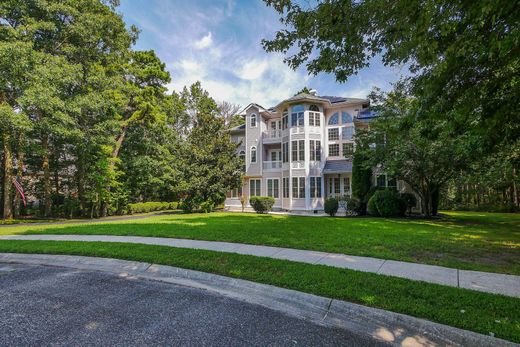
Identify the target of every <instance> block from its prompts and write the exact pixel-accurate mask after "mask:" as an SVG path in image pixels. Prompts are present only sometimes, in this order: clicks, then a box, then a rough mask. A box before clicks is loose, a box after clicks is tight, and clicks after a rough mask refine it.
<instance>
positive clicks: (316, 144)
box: [309, 140, 321, 161]
mask: <svg viewBox="0 0 520 347" xmlns="http://www.w3.org/2000/svg"><path fill="white" fill-rule="evenodd" d="M309 142H310V147H311V148H310V151H311V158H310V160H311V161H320V160H321V141H319V140H310V141H309Z"/></svg>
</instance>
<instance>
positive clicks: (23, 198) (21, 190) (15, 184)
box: [13, 177, 27, 206]
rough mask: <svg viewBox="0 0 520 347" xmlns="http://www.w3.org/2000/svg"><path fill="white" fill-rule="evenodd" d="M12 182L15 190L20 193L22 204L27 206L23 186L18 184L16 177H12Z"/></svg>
mask: <svg viewBox="0 0 520 347" xmlns="http://www.w3.org/2000/svg"><path fill="white" fill-rule="evenodd" d="M13 184H14V186H15V188H16V190H17V191H18V193H19V194H20V197H21V198H22V201H23V205H24V206H27V203H26V201H25V194H24V193H23V187H22V185H21V184H20V182H18V179H17V178H16V177H13Z"/></svg>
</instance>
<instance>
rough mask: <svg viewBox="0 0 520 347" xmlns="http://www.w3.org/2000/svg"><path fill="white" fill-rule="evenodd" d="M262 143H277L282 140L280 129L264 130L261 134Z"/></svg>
mask: <svg viewBox="0 0 520 347" xmlns="http://www.w3.org/2000/svg"><path fill="white" fill-rule="evenodd" d="M262 138H263V142H264V143H277V142H281V141H282V131H281V130H279V129H277V130H272V129H271V130H268V131H264V132H263V134H262Z"/></svg>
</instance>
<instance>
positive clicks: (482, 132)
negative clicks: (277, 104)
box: [263, 0, 520, 153]
mask: <svg viewBox="0 0 520 347" xmlns="http://www.w3.org/2000/svg"><path fill="white" fill-rule="evenodd" d="M265 2H266V4H267V5H269V6H272V7H273V8H274V9H275V10H276V11H277V12H278V13H279V14H280V15H281V16H282V17H281V22H282V23H283V24H284V25H285V28H284V29H282V30H279V31H278V32H277V33H276V35H275V37H274V39H272V40H264V41H263V46H264V48H265V49H266V50H267V51H268V52H282V53H284V54H286V55H287V56H286V59H285V61H286V62H287V63H288V64H289V66H291V67H293V68H296V67H299V66H301V65H305V66H306V68H307V70H308V71H309V73H311V74H317V73H320V72H327V73H333V74H335V76H336V79H337V80H338V81H345V80H347V79H348V78H349V77H350V76H352V75H354V74H356V73H357V72H358V71H359V70H360V69H362V68H364V67H366V66H368V65H369V64H370V60H371V59H372V58H373V57H374V56H375V55H382V59H383V63H384V64H385V65H389V66H393V65H402V64H406V65H407V66H409V67H410V70H411V72H412V73H413V93H414V95H415V96H416V97H417V98H418V102H419V103H420V107H421V108H422V109H424V110H427V111H428V112H425V114H426V115H427V117H433V116H436V117H438V118H437V121H440V122H449V123H450V125H449V126H450V127H452V128H464V129H465V132H466V133H468V134H471V135H474V136H478V137H479V138H480V141H481V142H482V148H485V149H486V150H487V151H488V153H493V152H494V151H495V150H496V148H499V147H500V146H501V144H502V143H512V142H515V141H516V139H517V138H519V137H520V123H519V122H518V121H517V119H518V116H517V112H518V111H517V110H518V100H520V88H518V76H519V74H520V48H519V47H520V46H519V45H518V40H519V35H520V34H519V30H520V28H519V25H520V20H519V19H520V18H519V14H518V13H519V12H518V2H517V1H509V0H496V1H495V0H494V1H469V2H464V1H451V0H440V1H430V2H424V1H419V0H412V1H410V0H396V1H390V2H389V1H387V0H366V1H354V0H350V1H349V0H330V1H319V2H317V4H316V5H315V6H311V5H309V6H308V7H304V5H302V4H301V3H300V2H297V1H291V0H265ZM289 52H290V53H289ZM288 54H290V55H288Z"/></svg>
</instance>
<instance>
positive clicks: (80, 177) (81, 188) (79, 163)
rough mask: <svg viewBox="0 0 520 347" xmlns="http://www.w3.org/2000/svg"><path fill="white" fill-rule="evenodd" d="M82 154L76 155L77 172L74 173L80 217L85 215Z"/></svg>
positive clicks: (85, 203)
mask: <svg viewBox="0 0 520 347" xmlns="http://www.w3.org/2000/svg"><path fill="white" fill-rule="evenodd" d="M83 161H84V158H83V154H81V153H80V154H79V155H78V161H77V170H78V171H77V172H76V183H77V185H78V201H79V213H80V215H81V216H82V217H84V216H85V215H86V210H85V209H86V206H87V202H86V199H85V187H84V181H85V165H84V162H83Z"/></svg>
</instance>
